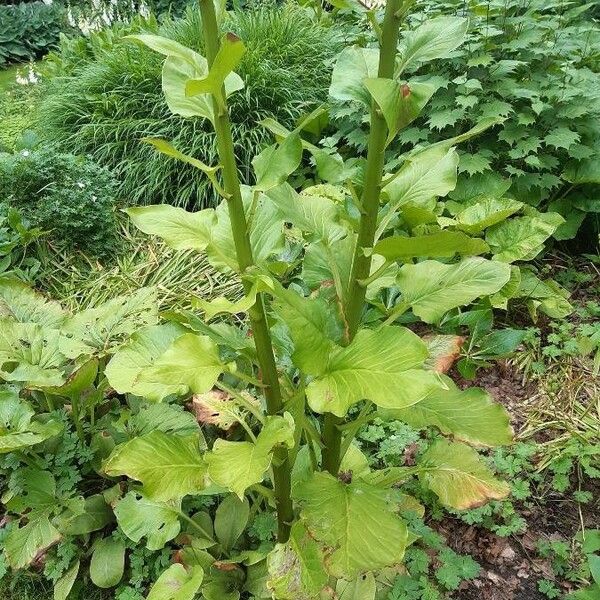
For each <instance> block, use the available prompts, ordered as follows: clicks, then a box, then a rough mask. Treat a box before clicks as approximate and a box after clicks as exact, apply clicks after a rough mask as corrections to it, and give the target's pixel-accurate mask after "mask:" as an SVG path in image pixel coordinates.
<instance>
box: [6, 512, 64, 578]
mask: <svg viewBox="0 0 600 600" xmlns="http://www.w3.org/2000/svg"><path fill="white" fill-rule="evenodd" d="M50 512H51V511H50V510H46V511H40V512H36V513H35V515H34V516H32V515H30V518H29V519H28V521H27V524H26V525H24V526H23V527H14V528H13V529H11V531H10V533H9V534H8V535H7V536H6V539H5V540H4V554H5V556H6V559H7V562H8V564H9V565H10V566H11V567H12V568H13V569H22V568H23V567H27V566H28V565H30V564H31V563H32V561H33V560H34V559H35V557H36V556H38V554H40V553H41V552H43V551H44V550H47V549H48V548H50V546H53V545H54V544H56V543H57V542H59V541H60V539H61V535H60V533H59V532H58V530H57V529H56V527H54V525H52V523H50V519H49V515H50Z"/></svg>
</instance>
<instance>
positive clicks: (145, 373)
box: [137, 333, 224, 399]
mask: <svg viewBox="0 0 600 600" xmlns="http://www.w3.org/2000/svg"><path fill="white" fill-rule="evenodd" d="M223 369H224V365H223V364H222V363H221V359H220V358H219V350H218V348H217V345H216V344H215V343H214V342H213V341H212V340H211V339H210V338H209V337H208V336H205V335H196V334H195V333H184V334H183V335H182V336H180V337H178V338H177V339H176V340H175V341H173V342H172V343H171V345H170V346H169V347H168V348H167V349H166V350H165V352H164V353H163V354H161V355H160V356H159V357H158V358H157V359H156V360H155V361H154V362H153V363H152V364H151V365H150V366H148V367H143V368H142V369H141V370H140V372H139V374H138V377H137V381H139V382H140V383H141V384H146V385H152V386H155V389H157V392H158V395H159V396H160V398H161V399H162V398H165V397H167V396H169V395H171V394H177V395H182V394H186V393H188V392H189V391H191V392H192V393H195V394H202V393H204V392H208V391H209V390H211V389H212V388H213V386H214V385H215V383H216V382H217V379H218V378H219V375H220V374H221V373H222V372H223Z"/></svg>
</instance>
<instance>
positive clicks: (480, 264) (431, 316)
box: [398, 257, 510, 323]
mask: <svg viewBox="0 0 600 600" xmlns="http://www.w3.org/2000/svg"><path fill="white" fill-rule="evenodd" d="M509 279H510V266H509V265H507V264H504V263H500V262H495V261H491V260H486V259H485V258H480V257H472V258H466V259H464V260H463V261H461V262H459V263H456V264H452V265H445V264H443V263H440V262H437V261H434V260H425V261H423V262H420V263H417V264H416V265H404V266H403V267H402V268H401V269H400V271H399V273H398V287H399V288H400V291H401V292H402V302H403V303H405V304H406V306H409V307H411V308H412V310H413V312H414V313H415V315H417V316H418V317H420V318H421V319H423V321H425V322H426V323H436V322H437V321H439V320H440V319H441V318H442V317H443V316H444V314H445V313H446V312H447V311H449V310H451V309H452V308H456V307H457V306H463V305H465V304H469V303H470V302H473V300H475V299H477V298H479V297H481V296H485V295H489V294H494V293H495V292H497V291H498V290H500V289H501V288H502V286H503V285H504V284H505V283H507V282H508V280H509Z"/></svg>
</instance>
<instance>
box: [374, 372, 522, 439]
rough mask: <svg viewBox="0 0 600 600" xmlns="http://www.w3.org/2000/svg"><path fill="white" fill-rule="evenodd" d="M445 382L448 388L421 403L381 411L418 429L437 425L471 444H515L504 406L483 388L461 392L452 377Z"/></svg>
mask: <svg viewBox="0 0 600 600" xmlns="http://www.w3.org/2000/svg"><path fill="white" fill-rule="evenodd" d="M444 382H445V383H446V387H447V389H445V390H444V389H436V390H433V391H432V392H431V393H430V394H429V395H428V396H427V397H426V398H424V399H423V400H421V402H419V403H418V404H414V405H413V406H409V407H408V408H402V409H397V410H385V409H384V410H381V411H380V412H381V414H382V415H383V416H385V417H386V418H391V419H398V420H400V421H404V422H405V423H408V424H409V425H410V426H411V427H414V428H415V429H423V428H425V427H428V426H430V425H433V426H435V427H437V428H438V429H439V430H440V431H441V432H442V433H445V434H451V435H452V436H454V437H455V438H456V439H459V440H463V441H465V442H469V443H471V444H477V445H482V446H501V445H503V444H510V443H511V442H512V440H513V432H512V429H511V427H510V422H509V416H508V413H507V412H506V409H505V408H504V407H503V406H502V405H501V404H497V403H495V402H493V401H492V399H491V397H490V395H489V394H488V393H487V392H486V391H485V390H483V389H481V388H467V389H466V390H461V389H459V388H458V387H457V386H456V384H454V382H453V381H452V380H451V379H450V378H449V377H444Z"/></svg>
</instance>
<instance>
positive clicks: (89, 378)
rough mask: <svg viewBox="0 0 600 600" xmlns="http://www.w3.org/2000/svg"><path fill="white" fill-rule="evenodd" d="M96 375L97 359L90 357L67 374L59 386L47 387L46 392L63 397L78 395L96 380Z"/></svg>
mask: <svg viewBox="0 0 600 600" xmlns="http://www.w3.org/2000/svg"><path fill="white" fill-rule="evenodd" d="M97 376H98V359H96V358H91V359H90V360H88V361H86V362H84V363H83V364H82V365H81V366H80V367H79V368H78V369H77V370H76V371H73V373H71V374H70V375H69V378H68V379H67V381H66V382H65V383H64V384H63V385H61V386H59V387H48V388H46V389H45V391H46V392H47V393H50V394H53V395H56V396H62V397H64V398H73V397H79V396H80V395H81V394H82V392H84V391H85V390H87V389H88V388H89V387H90V386H91V385H92V384H93V383H94V381H96V377H97Z"/></svg>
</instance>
